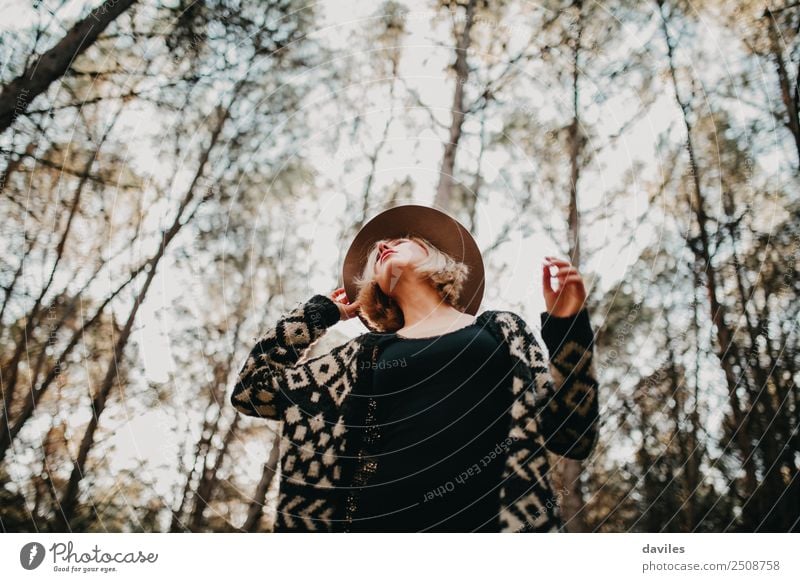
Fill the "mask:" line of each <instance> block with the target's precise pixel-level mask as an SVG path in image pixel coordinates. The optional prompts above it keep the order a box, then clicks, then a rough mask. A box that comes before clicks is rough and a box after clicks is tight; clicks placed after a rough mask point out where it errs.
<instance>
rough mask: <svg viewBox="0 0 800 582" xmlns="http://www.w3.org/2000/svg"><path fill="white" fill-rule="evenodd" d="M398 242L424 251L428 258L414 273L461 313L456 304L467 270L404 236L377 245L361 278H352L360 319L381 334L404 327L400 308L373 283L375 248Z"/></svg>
mask: <svg viewBox="0 0 800 582" xmlns="http://www.w3.org/2000/svg"><path fill="white" fill-rule="evenodd" d="M398 238H407V239H409V240H413V241H415V242H417V243H419V244H421V245H422V246H423V247H424V248H425V249H427V251H428V256H427V258H425V259H423V260H422V261H420V262H419V263H418V264H417V265H415V268H414V270H415V271H416V273H417V274H419V275H421V276H422V277H423V278H424V279H427V280H428V281H429V282H430V283H431V284H432V285H433V287H434V288H435V289H436V290H437V291H438V292H439V295H440V296H441V298H442V299H443V300H444V301H445V302H447V303H448V304H450V305H452V306H453V307H455V308H456V309H458V310H460V311H464V307H463V306H461V305H460V303H459V300H460V298H461V290H462V288H463V285H464V282H465V281H466V280H467V277H468V276H469V271H470V268H469V266H468V265H466V264H464V263H462V262H460V261H457V260H455V259H454V258H453V257H451V256H450V255H448V254H447V253H445V252H444V251H442V250H439V249H438V248H437V247H436V246H434V245H433V243H431V242H430V241H429V240H428V239H426V238H423V237H421V236H418V235H415V234H406V235H405V236H400V237H396V238H392V239H381V240H379V241H376V242H375V243H374V244H373V245H372V247H371V248H370V250H369V251H368V253H367V262H366V265H364V270H363V271H362V272H361V275H360V276H357V277H355V278H354V280H353V282H354V283H355V284H356V287H357V288H358V297H357V300H358V301H360V302H361V305H360V314H361V316H362V317H364V319H366V320H367V321H368V322H369V324H370V325H371V326H372V327H374V328H375V329H377V330H379V331H383V332H393V331H397V330H398V329H400V328H402V327H403V325H404V323H405V321H404V318H403V311H402V310H401V309H400V305H399V304H398V303H397V302H396V301H395V300H394V299H392V298H391V297H389V296H388V295H386V294H385V293H384V292H383V291H382V290H381V288H380V285H378V282H377V281H376V280H375V264H376V263H377V261H378V255H379V253H378V245H379V244H380V243H382V242H388V241H390V240H397V239H398Z"/></svg>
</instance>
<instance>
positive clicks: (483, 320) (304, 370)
mask: <svg viewBox="0 0 800 582" xmlns="http://www.w3.org/2000/svg"><path fill="white" fill-rule="evenodd" d="M541 320H542V327H541V330H542V339H543V340H544V342H545V345H546V347H547V350H548V352H549V354H550V357H549V358H547V357H546V356H545V353H544V351H543V350H542V348H541V347H540V345H539V343H538V342H537V340H536V338H535V336H534V334H533V332H532V330H531V328H530V327H529V326H528V324H527V323H526V322H525V321H524V320H523V319H522V318H521V317H520V316H518V315H517V314H515V313H513V312H510V311H496V310H489V311H484V312H483V313H481V314H480V315H478V316H477V321H478V324H479V325H481V326H484V327H485V328H486V329H488V330H489V331H490V332H491V333H492V334H493V335H494V336H495V337H496V338H497V339H498V340H500V341H501V342H502V343H503V345H504V346H505V349H507V350H508V353H509V355H510V356H511V358H512V361H513V370H512V375H511V381H510V383H509V386H510V388H511V391H512V395H513V402H512V405H511V406H510V408H509V410H508V416H507V418H508V437H507V438H506V439H505V441H504V442H503V448H504V453H503V454H504V455H505V466H504V470H503V474H502V484H501V486H500V489H499V496H498V498H499V506H498V515H499V521H500V529H501V531H503V532H556V531H563V526H564V524H563V521H562V518H561V512H560V506H559V497H560V495H557V494H556V493H555V492H554V491H553V485H552V481H551V476H550V464H549V461H548V457H547V451H550V452H552V453H556V454H559V455H562V456H565V457H568V458H571V459H578V460H581V459H586V458H587V457H588V456H589V454H590V453H591V452H592V450H593V449H594V447H595V445H596V441H597V438H598V430H597V429H598V416H599V413H598V398H597V391H598V385H597V380H596V377H595V373H594V367H593V350H594V341H593V340H594V337H593V332H592V329H591V323H590V320H589V316H588V313H587V311H586V309H583V310H581V311H580V312H579V313H577V314H576V315H574V316H572V317H566V318H558V317H553V316H551V315H549V314H547V313H543V314H542V315H541ZM338 321H339V309H338V307H337V306H336V304H335V303H334V302H333V300H331V299H330V298H329V297H327V296H325V295H321V294H319V295H315V296H313V297H312V298H311V299H309V300H308V301H307V302H306V303H304V304H301V305H298V306H297V307H295V308H294V309H293V310H291V311H290V312H289V313H287V314H285V315H284V316H282V317H281V318H279V320H278V322H277V324H276V325H275V327H273V328H271V329H268V330H266V331H265V332H264V333H263V334H262V335H261V336H260V337H259V338H255V345H254V347H253V348H252V349H251V351H250V353H249V355H248V357H247V359H246V361H245V363H244V365H243V366H242V368H241V370H240V372H239V375H238V377H237V380H236V384H235V386H234V389H233V393H232V394H231V403H232V405H233V406H234V407H235V408H236V410H238V411H239V412H241V413H242V414H245V415H248V416H254V417H260V418H265V419H271V420H281V421H282V425H283V438H282V439H281V441H280V443H281V444H280V450H279V457H280V464H281V471H280V480H279V494H278V507H277V511H278V513H277V519H276V523H275V529H274V531H276V532H340V531H345V532H346V531H350V526H351V524H352V519H353V516H354V515H355V513H356V511H357V508H358V500H359V493H360V491H361V489H362V488H363V487H364V486H366V485H368V484H369V482H370V478H371V476H372V475H374V473H375V471H376V469H377V460H376V459H374V458H372V457H371V456H370V455H369V453H368V451H369V450H370V446H371V445H372V444H373V443H374V442H375V440H376V439H377V438H378V436H379V428H378V427H377V426H376V424H377V423H376V422H375V416H374V412H375V400H374V399H372V398H371V397H370V389H371V381H372V377H371V371H372V369H373V366H371V365H369V364H372V363H374V362H376V361H377V357H378V355H379V351H380V346H381V339H382V338H384V337H386V334H381V333H375V332H368V333H364V334H362V335H360V336H358V337H355V338H353V339H351V340H349V341H347V342H345V343H344V344H342V345H339V346H336V347H335V348H333V349H332V350H330V351H329V352H328V353H326V354H323V355H321V356H318V357H316V358H312V359H309V360H307V361H303V357H304V356H305V354H306V353H307V352H308V351H309V349H310V348H311V346H312V345H313V344H314V343H315V342H316V341H317V340H319V339H320V338H321V337H322V336H323V335H324V333H325V331H326V330H327V328H329V327H330V326H332V325H334V324H335V323H336V322H338Z"/></svg>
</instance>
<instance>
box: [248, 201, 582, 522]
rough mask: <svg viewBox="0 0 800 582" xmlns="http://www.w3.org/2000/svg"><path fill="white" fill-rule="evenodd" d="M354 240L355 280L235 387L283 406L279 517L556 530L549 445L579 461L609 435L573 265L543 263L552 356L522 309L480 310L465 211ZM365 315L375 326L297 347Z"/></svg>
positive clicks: (259, 351)
mask: <svg viewBox="0 0 800 582" xmlns="http://www.w3.org/2000/svg"><path fill="white" fill-rule="evenodd" d="M387 233H388V234H389V236H381V235H382V234H387ZM448 233H449V235H448ZM423 235H424V236H423ZM432 239H435V240H436V242H435V243H434V242H432ZM365 250H366V252H364V251H365ZM350 251H351V252H348V256H347V258H346V259H345V276H344V279H345V287H343V288H340V289H337V290H336V291H334V292H333V293H332V294H331V295H330V296H323V295H315V296H314V297H313V298H312V299H310V300H309V301H308V302H307V303H306V304H305V305H303V306H301V307H299V308H297V309H295V310H293V312H292V313H290V314H288V315H287V316H285V317H284V318H282V319H281V321H279V323H278V325H277V326H276V328H275V329H273V330H269V331H268V332H267V333H266V334H265V335H264V336H263V337H262V338H261V340H260V341H259V342H258V343H257V345H256V347H255V348H254V349H253V350H252V351H251V354H250V357H249V358H248V362H247V363H246V364H245V366H244V367H243V369H242V372H241V373H240V376H239V380H238V382H237V386H236V388H235V390H234V394H233V396H232V402H233V404H234V406H236V407H237V409H238V410H240V411H241V412H243V413H245V414H249V415H252V416H262V417H267V418H273V419H281V420H284V434H285V436H286V437H288V439H289V442H288V443H284V444H283V448H282V451H281V459H282V469H283V471H282V481H281V494H280V497H279V503H278V519H277V521H276V531H354V532H355V531H464V532H466V531H470V532H471V531H481V532H497V531H558V530H560V529H561V528H562V526H563V523H561V519H560V513H559V509H558V500H559V498H560V496H561V493H560V492H554V491H553V489H552V484H551V481H550V475H549V464H548V460H547V455H546V450H545V449H547V450H550V451H551V452H555V453H558V454H562V455H564V456H568V457H570V458H577V459H583V458H586V457H587V456H588V455H589V453H590V452H591V450H592V449H593V447H594V443H595V441H596V437H597V433H596V423H597V416H598V410H597V397H596V396H597V395H596V391H597V383H596V380H595V378H594V374H593V370H592V365H591V359H592V357H591V356H592V336H593V334H592V331H591V326H590V324H589V319H588V314H587V313H586V310H585V308H584V302H585V299H586V290H585V287H584V284H583V281H582V279H581V277H580V275H579V274H578V272H577V270H576V269H575V268H574V267H572V266H571V265H570V264H569V263H568V261H565V260H563V259H556V258H553V257H548V258H547V259H546V261H545V263H544V264H543V265H542V281H543V288H544V297H545V303H546V306H547V312H546V313H544V314H542V322H543V326H542V335H543V339H544V340H545V343H546V344H547V347H548V350H549V351H550V354H551V355H550V362H549V366H548V364H547V363H546V359H545V357H544V354H543V352H542V351H541V349H540V348H539V346H538V344H537V342H536V340H535V338H534V337H533V334H532V332H531V330H530V328H529V327H528V326H527V324H526V323H525V322H524V321H523V320H522V319H521V318H520V317H519V316H518V315H516V314H513V313H511V312H506V311H494V310H492V311H485V312H483V313H482V314H480V315H475V313H476V311H477V308H478V305H479V303H480V299H481V296H482V291H483V265H482V262H481V261H480V254H479V252H477V246H476V245H475V244H474V240H472V238H471V236H469V235H468V232H467V231H466V229H464V228H463V226H461V225H460V224H458V223H457V221H455V220H453V219H452V218H451V217H449V216H447V215H445V214H444V213H440V212H438V211H435V210H433V209H429V208H426V207H421V206H415V205H406V206H402V207H395V208H393V209H390V210H387V211H385V212H383V213H381V214H380V215H379V216H378V217H375V218H374V219H373V220H372V221H370V222H369V223H368V224H367V225H365V227H364V228H362V230H361V231H360V232H359V234H358V235H357V237H356V239H355V240H354V242H353V244H352V245H351V249H350ZM552 269H555V272H554V273H552V272H551V270H552ZM354 273H357V274H356V275H354ZM551 276H553V277H555V278H556V279H557V280H558V282H559V286H558V289H557V290H556V289H554V288H553V287H552V286H551ZM346 287H350V292H349V293H347V292H346ZM356 289H357V292H356ZM348 294H349V295H350V296H351V297H356V301H353V302H350V301H349V300H348V298H347V296H348ZM356 315H358V316H359V317H360V318H361V319H362V321H363V322H364V323H365V325H367V327H369V328H370V329H371V330H372V331H370V332H369V333H366V334H363V335H361V336H359V337H357V338H354V339H353V340H350V341H349V342H347V343H346V344H344V345H342V346H338V347H337V348H334V350H332V351H331V352H330V353H328V354H325V355H323V356H320V357H318V358H314V359H312V360H309V361H308V362H305V363H298V360H299V357H300V356H301V355H302V354H303V353H305V352H306V350H307V348H308V347H309V346H310V345H311V343H313V342H314V341H316V339H318V338H319V337H320V336H321V335H322V334H323V333H324V331H325V329H326V328H327V327H329V326H330V325H333V324H334V323H335V322H336V321H339V320H344V319H350V318H351V317H354V316H356ZM548 368H549V369H548ZM553 380H555V382H553Z"/></svg>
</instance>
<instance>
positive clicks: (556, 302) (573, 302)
mask: <svg viewBox="0 0 800 582" xmlns="http://www.w3.org/2000/svg"><path fill="white" fill-rule="evenodd" d="M552 267H558V271H557V272H556V274H555V275H553V274H551V273H550V269H551V268H552ZM550 277H557V278H558V291H554V290H553V287H552V284H551V282H550ZM542 287H543V289H544V302H545V305H546V307H547V312H548V313H549V314H550V315H554V316H555V317H570V316H572V315H575V314H576V313H578V312H579V311H580V310H581V309H583V304H584V303H585V302H586V287H585V286H584V284H583V279H582V278H581V276H580V273H578V269H576V268H575V267H573V266H572V265H571V264H570V262H569V261H567V260H564V259H558V258H556V257H545V260H544V264H543V265H542Z"/></svg>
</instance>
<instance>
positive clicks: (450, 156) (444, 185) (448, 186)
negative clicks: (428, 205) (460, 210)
mask: <svg viewBox="0 0 800 582" xmlns="http://www.w3.org/2000/svg"><path fill="white" fill-rule="evenodd" d="M475 3H476V0H469V2H468V3H467V13H466V18H465V20H464V30H463V31H462V32H461V36H460V38H459V39H458V42H457V43H456V62H455V65H454V68H455V71H456V87H455V91H454V92H453V104H452V121H451V122H450V135H449V139H448V141H447V143H446V144H445V146H444V158H443V159H442V169H441V172H440V174H439V185H438V186H437V187H436V197H435V198H434V206H435V207H436V208H438V209H439V210H444V211H445V212H447V211H449V210H451V207H452V199H451V196H452V191H453V173H454V171H455V165H456V152H457V151H458V142H459V140H460V139H461V129H462V126H463V125H464V85H465V84H466V83H467V79H468V78H469V64H468V63H467V50H468V49H469V46H470V31H471V30H472V25H473V23H474V21H475Z"/></svg>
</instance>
